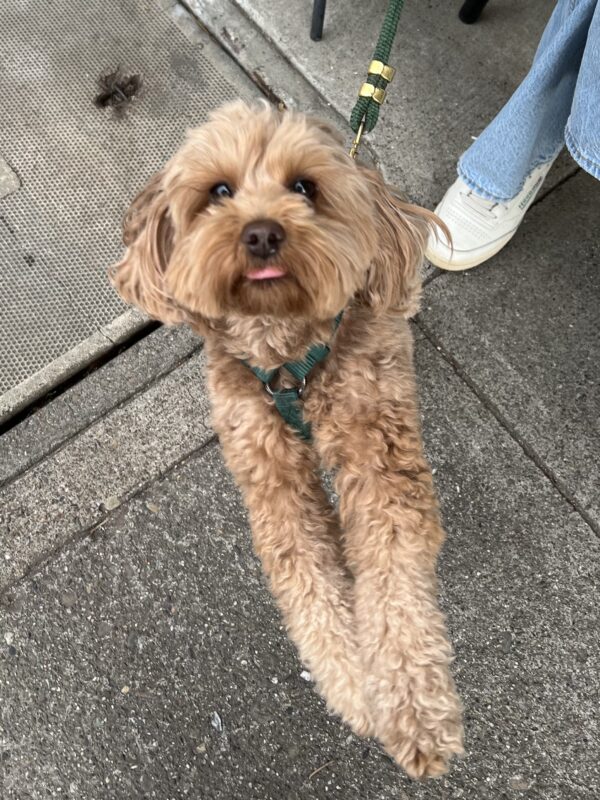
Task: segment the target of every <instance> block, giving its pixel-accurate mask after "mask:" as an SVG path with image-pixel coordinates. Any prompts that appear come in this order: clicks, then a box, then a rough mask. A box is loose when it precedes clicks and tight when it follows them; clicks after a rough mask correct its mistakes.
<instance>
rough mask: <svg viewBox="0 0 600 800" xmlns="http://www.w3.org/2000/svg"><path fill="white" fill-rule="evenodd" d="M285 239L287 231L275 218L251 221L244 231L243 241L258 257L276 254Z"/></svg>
mask: <svg viewBox="0 0 600 800" xmlns="http://www.w3.org/2000/svg"><path fill="white" fill-rule="evenodd" d="M284 241H285V231H284V230H283V228H282V227H281V225H280V224H279V223H278V222H275V220H273V219H259V220H255V221H254V222H249V223H248V224H247V225H246V227H245V228H244V230H243V231H242V242H243V243H244V244H245V245H246V247H247V248H248V250H249V251H250V252H251V253H252V255H253V256H258V258H269V256H274V255H276V254H277V253H278V252H279V248H280V247H281V245H282V244H283V242H284Z"/></svg>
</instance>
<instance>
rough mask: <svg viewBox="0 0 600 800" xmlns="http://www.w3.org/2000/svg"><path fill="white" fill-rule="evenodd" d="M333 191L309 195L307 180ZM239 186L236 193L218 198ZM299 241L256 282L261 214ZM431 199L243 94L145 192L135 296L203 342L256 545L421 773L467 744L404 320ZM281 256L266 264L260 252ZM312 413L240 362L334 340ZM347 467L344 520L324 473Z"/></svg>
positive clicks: (299, 620) (295, 631) (412, 303)
mask: <svg viewBox="0 0 600 800" xmlns="http://www.w3.org/2000/svg"><path fill="white" fill-rule="evenodd" d="M298 178H302V179H309V180H311V181H313V182H314V184H315V185H316V187H317V193H316V195H315V197H314V199H312V200H311V201H309V200H308V199H307V198H306V197H303V196H302V195H300V194H297V193H294V192H293V191H291V189H290V187H291V186H292V185H293V182H294V181H295V180H296V179H298ZM223 181H226V182H227V183H228V184H230V186H231V187H232V188H233V189H234V192H235V193H234V195H233V197H230V198H226V199H225V200H222V201H219V202H214V199H213V198H212V197H211V193H210V189H211V187H213V186H214V185H215V184H218V183H221V182H223ZM257 219H270V220H275V221H277V222H278V223H279V224H280V225H281V226H282V227H283V229H284V231H285V233H286V239H285V242H284V243H283V246H282V249H281V251H280V253H279V254H277V256H274V257H273V263H277V264H278V265H283V266H284V267H285V271H286V276H285V277H284V278H282V279H277V280H270V281H251V280H249V279H248V277H247V274H248V272H249V270H251V269H253V267H255V266H256V259H255V258H254V257H253V256H252V255H251V254H250V253H249V252H248V249H247V248H246V247H245V246H244V244H243V243H242V238H241V235H242V231H243V229H244V227H245V226H246V225H247V224H248V223H249V222H252V221H253V220H257ZM435 224H436V219H435V217H434V216H433V215H432V214H431V213H430V212H428V211H425V210H423V209H421V208H418V207H416V206H413V205H410V204H408V203H406V202H404V201H402V200H400V199H398V198H397V197H395V196H394V195H393V194H392V193H391V192H390V191H389V190H388V189H387V188H386V186H385V184H384V182H383V180H382V179H381V177H380V175H379V174H378V173H377V172H376V171H373V170H370V169H368V168H367V167H365V166H363V165H361V164H358V163H356V162H354V161H353V160H352V159H350V158H349V157H348V155H347V154H346V152H345V150H344V148H343V145H342V141H341V139H340V137H339V135H338V134H337V133H336V132H335V131H333V130H332V129H331V128H330V127H329V126H328V125H326V124H324V123H322V122H319V121H317V120H313V119H310V118H307V117H305V116H303V115H301V114H297V113H291V112H278V111H275V110H273V109H271V108H270V107H268V106H267V105H266V104H265V105H261V106H258V107H249V106H247V105H245V104H243V103H236V104H233V105H229V106H226V107H224V108H223V109H221V110H219V111H217V112H215V113H214V114H213V115H212V117H211V118H210V120H209V122H208V123H207V124H206V125H204V126H203V127H201V128H198V129H196V130H193V131H191V132H190V134H189V136H188V139H187V141H186V143H185V144H184V145H183V147H182V148H181V149H180V150H179V152H178V153H176V154H175V156H174V157H173V158H172V159H171V161H170V162H169V163H168V164H167V165H166V166H165V167H164V169H163V170H161V171H160V172H159V173H158V174H157V175H156V176H154V178H153V179H152V180H151V181H150V183H149V185H148V186H147V187H146V189H144V190H143V191H142V192H141V194H140V195H139V196H138V197H137V198H136V200H134V202H133V204H132V207H131V209H130V211H129V214H128V215H127V217H126V221H125V234H124V241H125V244H126V246H127V250H126V253H125V256H124V258H123V260H122V261H121V262H120V263H119V264H117V265H116V266H115V267H114V269H113V273H112V277H113V282H114V284H115V286H116V288H117V289H118V291H119V292H120V293H121V295H122V296H123V297H124V298H125V299H126V300H127V301H128V302H130V303H133V304H135V305H137V306H139V307H140V308H142V309H143V310H145V311H146V312H147V313H149V314H150V315H151V316H153V317H156V318H158V319H160V320H163V321H164V322H167V323H171V324H174V323H181V322H184V323H187V324H189V325H191V326H192V328H194V330H196V331H197V332H199V333H201V334H202V335H204V336H205V338H206V350H207V353H208V361H209V366H208V370H209V385H210V391H211V395H212V400H213V422H214V426H215V428H216V430H217V432H218V434H219V436H220V439H221V443H222V447H223V452H224V454H225V458H226V461H227V463H228V466H229V467H230V469H231V470H232V472H233V474H234V475H235V477H236V479H237V482H238V484H239V485H240V487H241V489H242V492H243V494H244V498H245V502H246V504H247V507H248V509H249V514H250V521H251V525H252V533H253V540H254V546H255V549H256V552H257V553H258V555H259V557H260V558H261V560H262V563H263V566H264V569H265V572H266V574H267V575H268V576H269V580H270V585H271V589H272V591H273V594H274V596H275V597H276V599H277V601H278V603H279V606H280V608H281V610H282V613H283V615H284V618H285V620H286V624H287V626H288V629H289V632H290V635H291V637H292V639H293V640H294V642H295V643H296V645H297V647H298V650H299V653H300V656H301V658H302V659H303V661H304V662H305V663H306V664H307V665H308V666H309V668H310V669H311V672H312V673H313V676H314V677H315V680H316V682H317V686H318V688H319V690H320V691H321V692H322V694H323V695H324V697H325V698H326V700H327V702H328V704H329V707H330V708H331V709H332V710H333V711H335V712H337V713H339V714H340V715H341V716H342V717H343V719H344V720H345V721H346V722H347V723H348V724H349V725H350V726H351V727H352V728H353V729H354V730H355V731H356V732H357V733H359V734H361V735H375V736H377V737H378V738H379V739H380V741H381V742H382V743H383V745H384V747H385V748H386V750H387V751H388V752H389V753H390V754H391V755H392V756H393V758H394V759H396V761H397V762H398V763H399V764H400V765H401V766H402V767H403V768H404V769H405V770H406V771H407V773H408V774H409V775H411V776H412V777H415V778H421V777H425V776H436V775H440V774H442V773H443V772H444V771H445V770H446V768H447V765H448V761H449V759H450V758H451V756H452V755H453V754H459V753H461V752H462V724H461V706H460V702H459V700H458V698H457V695H456V690H455V686H454V683H453V680H452V677H451V675H450V671H449V665H450V663H451V661H452V652H451V647H450V645H449V643H448V639H447V636H446V631H445V625H444V618H443V616H442V614H441V612H440V610H439V608H438V605H437V602H436V577H435V565H436V558H437V554H438V552H439V549H440V547H441V544H442V542H443V539H444V533H443V530H442V527H441V524H440V519H439V514H438V506H437V501H436V497H435V491H434V487H433V483H432V478H431V471H430V468H429V465H428V464H427V461H426V460H425V457H424V455H423V447H422V442H421V434H420V424H419V414H418V406H417V399H416V392H415V379H414V374H413V366H412V343H411V336H410V331H409V328H408V323H407V321H406V320H407V318H408V317H410V316H411V315H412V314H414V313H415V311H416V310H417V308H418V303H419V294H420V279H419V269H420V265H421V261H422V255H423V249H424V245H425V241H426V238H427V235H428V232H429V230H430V229H431V228H432V227H433V226H434V225H435ZM263 263H264V262H263ZM342 308H344V309H346V312H345V315H344V319H343V322H342V324H341V326H340V328H339V329H338V331H337V333H336V335H335V339H334V341H333V342H331V347H332V352H331V355H330V356H329V358H328V359H327V360H326V361H325V362H324V363H323V364H322V365H320V366H319V368H318V369H317V370H316V371H315V372H314V374H311V376H310V380H309V386H308V389H307V391H306V393H305V400H304V414H305V417H306V419H307V420H309V421H310V423H311V425H312V429H313V432H314V441H313V442H312V443H311V444H307V443H306V442H304V441H301V440H300V439H299V438H298V437H297V436H296V435H295V434H294V432H293V431H292V430H291V429H290V428H289V427H287V426H286V424H285V423H284V422H283V420H282V419H281V417H280V416H279V414H278V413H277V411H276V410H275V409H274V407H273V405H272V403H271V401H270V399H269V398H268V396H267V395H266V393H265V392H264V391H263V388H262V385H261V384H260V382H259V381H258V380H257V379H256V378H255V377H254V376H253V375H252V373H251V372H250V371H249V370H248V368H247V367H246V366H245V365H244V364H243V363H242V361H241V360H240V359H247V360H249V361H250V362H251V363H252V364H255V365H258V366H261V367H263V368H264V369H272V368H276V367H280V366H281V365H282V364H283V363H284V362H285V361H290V360H296V359H299V358H301V357H303V355H304V354H305V353H306V351H307V349H308V348H309V347H310V346H311V345H312V344H314V343H315V342H328V341H330V339H331V338H332V319H333V317H334V316H335V315H336V314H337V313H338V312H339V311H340V310H341V309H342ZM321 465H325V466H326V467H328V468H330V469H333V470H335V472H336V475H337V477H336V487H337V491H338V493H339V496H340V504H339V512H336V511H335V510H334V509H332V508H331V506H330V504H329V502H328V499H327V496H326V494H325V492H324V490H323V488H322V487H321V484H320V482H319V479H318V477H317V474H318V472H317V471H318V468H319V467H320V466H321Z"/></svg>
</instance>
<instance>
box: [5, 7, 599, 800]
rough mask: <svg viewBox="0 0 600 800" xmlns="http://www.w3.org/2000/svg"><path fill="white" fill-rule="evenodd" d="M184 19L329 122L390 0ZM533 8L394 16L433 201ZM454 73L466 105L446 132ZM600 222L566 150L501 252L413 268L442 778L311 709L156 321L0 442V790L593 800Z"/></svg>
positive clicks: (593, 194)
mask: <svg viewBox="0 0 600 800" xmlns="http://www.w3.org/2000/svg"><path fill="white" fill-rule="evenodd" d="M145 5H146V8H147V13H148V14H151V13H153V11H154V7H155V3H153V2H147V3H146V4H145ZM162 5H165V3H162ZM170 5H173V6H174V4H170ZM189 5H190V7H193V8H194V9H195V10H196V12H197V13H198V14H199V17H200V20H201V21H202V22H203V24H205V25H206V27H207V28H209V29H210V31H211V32H212V34H213V35H214V36H216V37H217V38H218V39H219V41H220V43H221V44H222V45H223V46H224V47H226V48H227V49H228V50H229V52H230V53H231V54H232V55H233V56H234V57H235V63H234V61H231V62H230V63H229V64H228V66H227V69H228V76H229V80H230V82H232V85H234V86H237V85H238V84H237V83H236V81H238V80H239V87H240V90H241V89H242V87H247V86H248V83H247V76H248V75H250V76H252V77H253V79H254V81H255V83H256V84H257V86H260V87H262V90H263V91H267V92H269V93H270V94H273V93H274V94H276V95H278V96H282V97H284V99H285V100H286V102H288V103H289V104H295V105H298V106H300V107H302V108H305V109H307V110H310V111H311V112H313V113H318V114H321V115H325V116H328V117H329V118H330V119H332V120H333V121H337V123H338V124H339V125H340V126H342V125H343V124H344V116H346V114H347V111H348V110H349V107H350V106H351V104H352V100H353V94H354V91H355V88H356V85H357V83H360V80H362V72H361V70H362V67H363V66H364V65H365V64H366V62H367V60H368V54H369V53H370V49H371V47H372V43H373V40H374V36H375V29H376V27H377V24H378V22H377V20H379V19H380V18H381V15H382V13H383V9H384V5H385V4H384V2H383V0H377V2H375V0H372V2H369V3H365V4H361V5H360V6H358V5H356V4H353V6H352V7H353V9H355V10H356V13H358V14H361V17H360V20H359V22H356V23H355V22H354V20H352V19H351V18H350V17H349V16H348V19H347V20H346V16H347V15H345V14H344V7H345V4H342V2H341V0H330V2H329V6H330V9H329V11H328V14H329V15H330V16H328V19H327V27H326V32H327V38H326V39H325V40H324V41H323V42H322V44H321V45H319V46H318V45H315V44H313V43H310V41H309V39H308V17H309V4H308V3H306V4H304V5H303V6H302V8H301V9H300V10H298V12H297V13H295V14H294V15H293V18H292V16H291V15H290V14H289V13H288V14H287V16H286V14H285V13H284V12H285V10H286V9H287V8H288V5H287V4H284V3H283V0H276V2H275V3H269V4H268V3H267V2H266V0H257V2H253V3H252V4H250V3H248V4H246V3H245V0H240V3H239V5H238V4H235V3H230V2H228V0H213V1H212V2H204V0H190V3H189ZM267 8H271V9H272V11H271V13H267ZM547 13H548V8H547V4H546V3H543V2H542V1H541V0H535V2H533V3H530V4H527V8H526V9H525V8H522V5H521V4H517V3H509V2H506V3H503V4H500V3H497V4H496V3H495V2H492V3H491V4H490V6H489V15H488V16H487V18H484V19H483V20H482V22H481V24H480V25H479V26H476V27H473V28H467V27H464V26H460V23H458V22H457V21H455V19H454V15H455V9H453V10H450V9H448V8H447V4H446V3H438V2H433V3H429V4H427V8H425V7H424V5H423V4H417V3H412V4H407V8H406V11H405V19H406V22H405V28H404V38H402V31H401V34H400V37H401V38H400V43H399V44H398V45H397V46H398V53H397V58H396V61H395V63H396V64H397V65H400V64H401V66H402V74H403V78H402V81H401V82H400V83H399V84H398V87H399V96H400V98H401V106H402V116H401V117H400V116H398V117H395V116H394V115H395V114H396V113H399V112H398V111H397V109H398V106H392V103H394V93H393V91H392V92H391V102H390V105H389V106H388V107H387V109H386V114H385V116H384V118H383V119H382V122H381V127H380V129H378V133H377V135H376V136H374V137H373V138H372V145H371V146H372V148H373V152H374V154H375V156H376V157H377V158H378V159H379V160H380V161H381V163H382V164H383V166H384V168H385V171H386V173H387V174H388V175H389V176H390V177H392V178H393V179H394V180H396V181H398V180H399V181H400V182H401V183H403V184H404V186H405V188H407V189H409V190H410V191H411V192H412V193H413V194H414V195H415V196H417V197H419V198H420V199H421V200H422V201H423V202H427V203H429V204H433V203H434V202H435V201H436V200H437V199H438V198H439V196H440V195H441V194H442V192H443V191H444V189H445V186H446V184H447V182H448V181H449V180H451V179H452V170H453V162H454V160H455V157H456V156H457V155H458V153H459V152H460V149H461V148H462V147H464V144H465V141H466V140H467V139H468V136H469V135H470V134H471V132H473V133H477V130H478V129H479V128H480V127H481V126H482V125H483V124H484V121H485V120H486V119H487V118H488V117H489V116H490V115H491V114H492V113H493V111H494V110H495V106H496V105H497V104H499V103H500V102H502V99H503V98H504V96H505V95H506V94H507V93H509V92H510V90H511V88H512V86H513V85H514V84H515V83H516V82H518V80H519V79H520V76H521V75H522V74H523V73H524V71H525V70H526V69H527V63H528V60H529V58H530V57H531V53H532V50H533V48H534V46H535V45H534V43H535V38H536V36H538V35H539V32H540V31H541V29H542V28H543V24H544V21H545V17H546V15H547ZM359 23H360V24H359ZM261 28H262V30H261ZM357 31H360V35H359V34H358V33H357ZM265 34H266V35H265ZM199 35H200V36H201V37H205V39H204V44H205V45H206V47H207V48H208V47H216V45H215V43H214V41H212V40H211V39H210V38H209V36H208V34H204V33H201V34H199ZM201 43H202V41H201ZM319 48H320V49H319ZM403 53H404V54H405V56H403V55H402V54H403ZM403 58H405V59H406V60H405V61H403V60H402V59H403ZM334 63H335V69H336V70H337V74H338V75H339V76H341V77H340V79H339V80H337V79H336V80H332V77H331V75H332V69H331V66H332V65H333V64H334ZM417 63H418V64H419V65H420V66H419V68H418V69H417V67H416V66H415V64H417ZM359 64H360V69H359V68H358V65H359ZM411 65H412V66H411ZM474 65H476V67H475V66H474ZM442 67H443V68H442ZM492 67H493V69H492ZM357 70H358V72H357V74H354V73H355V72H356V71H357ZM475 71H476V72H477V73H478V74H479V75H480V76H481V79H482V81H483V83H484V84H485V92H483V93H482V92H477V91H476V85H475V84H474V82H473V76H474V72H475ZM436 74H437V79H435V75H436ZM236 76H237V77H236ZM450 83H452V86H453V95H452V96H453V97H455V98H456V102H458V100H459V99H460V98H468V101H465V105H464V109H465V111H464V114H463V117H464V118H465V119H464V125H463V126H462V128H461V126H460V125H458V123H457V121H456V119H454V120H452V121H450V122H449V123H448V126H447V131H446V130H445V127H444V122H445V120H446V119H447V116H448V110H447V103H446V105H444V102H443V99H444V98H445V99H446V100H447V98H448V97H449V96H450V95H449V94H448V92H449V88H450ZM317 84H318V85H319V87H320V91H316V90H315V87H316V86H317ZM342 87H343V88H342ZM398 87H396V88H398ZM424 87H425V88H424ZM258 91H259V89H258V88H256V92H257V93H258ZM440 98H442V100H441V99H440ZM396 99H398V97H396ZM453 102H454V101H453ZM398 130H403V131H404V134H403V146H402V148H398V147H397V148H396V149H393V148H392V145H393V144H394V142H393V133H394V131H398ZM599 210H600V184H598V183H597V182H595V181H594V180H593V179H592V178H590V177H589V176H587V175H586V174H585V173H582V172H581V171H579V170H577V168H576V167H575V166H574V165H573V164H572V162H570V161H569V160H568V159H567V158H566V157H565V158H564V159H563V160H562V163H561V164H560V165H559V166H558V168H557V170H556V172H555V173H554V175H553V177H552V180H551V181H550V183H549V184H548V186H547V188H546V190H545V194H544V195H543V196H542V198H540V200H538V202H537V203H536V204H535V206H534V207H533V208H532V209H531V211H530V212H529V214H528V216H527V218H526V221H525V223H524V225H523V228H522V230H521V231H520V232H519V234H518V236H517V237H515V239H514V241H513V242H512V243H511V244H510V245H509V246H508V247H507V248H506V249H505V250H504V251H502V253H501V254H500V255H499V256H498V257H497V258H496V259H494V261H493V262H491V263H490V264H489V265H487V266H485V267H482V268H480V269H478V270H475V271H473V272H470V273H465V274H463V275H452V274H449V273H439V272H438V271H432V270H430V271H429V273H428V284H427V287H426V290H425V297H424V303H423V311H422V313H421V314H420V315H419V317H418V318H417V320H416V321H415V324H414V325H413V330H414V333H415V337H416V341H417V347H416V357H417V370H418V376H419V383H420V390H421V399H422V411H423V418H424V436H425V440H426V447H427V451H428V455H429V457H430V459H431V462H432V464H433V466H434V469H435V476H436V481H437V485H438V490H439V493H440V497H441V501H442V509H443V516H444V520H445V524H446V527H447V530H448V534H449V535H448V541H447V544H446V546H445V548H444V552H443V557H442V560H441V563H440V569H439V577H440V591H441V601H442V604H443V607H444V609H445V612H446V613H447V615H448V622H449V626H450V631H451V636H452V639H453V642H454V644H455V648H456V662H455V674H456V678H457V682H458V685H459V690H460V693H461V696H462V697H463V700H464V704H465V710H466V726H467V755H466V757H465V759H464V760H463V761H461V762H457V763H456V764H454V766H453V769H452V771H451V773H450V775H449V776H448V777H446V778H444V779H441V780H439V781H436V782H431V783H428V784H425V785H417V784H413V783H411V782H409V781H408V780H407V779H406V778H405V777H404V776H403V775H402V773H400V772H399V771H398V769H397V768H396V767H395V766H394V765H393V764H392V763H391V762H390V760H389V759H388V758H387V757H386V756H385V755H384V754H383V752H382V751H381V750H380V748H379V747H378V746H377V745H376V744H375V743H373V742H371V741H362V740H358V739H357V738H356V737H354V736H352V735H351V734H350V733H349V731H348V730H347V729H346V728H345V727H344V726H343V725H341V724H340V723H339V722H338V720H336V719H334V718H332V717H330V716H329V715H328V714H327V712H326V710H325V707H324V704H323V702H322V701H321V700H320V698H319V697H318V696H317V695H316V694H315V693H314V691H313V689H312V686H311V684H310V676H309V675H308V674H307V673H306V672H305V671H304V669H303V666H302V665H301V664H300V663H299V662H298V659H297V657H296V654H295V652H294V649H293V647H292V646H291V645H290V644H289V642H288V640H287V638H286V636H285V632H284V630H283V628H282V625H281V622H280V619H279V615H278V613H277V610H276V609H275V607H274V605H273V602H272V601H271V598H270V595H269V593H268V591H267V589H266V588H265V584H264V580H263V578H262V575H261V571H260V567H259V565H258V564H257V562H256V559H255V558H254V556H253V554H252V550H251V545H250V537H249V531H248V526H247V521H246V516H245V512H244V510H243V507H242V505H241V502H240V499H239V495H238V492H237V490H236V489H235V487H234V485H233V483H232V480H231V478H230V476H229V475H228V473H227V471H226V470H225V468H224V466H223V463H222V459H221V456H220V453H219V448H218V442H217V441H216V440H215V437H214V435H213V433H212V431H211V430H210V424H209V409H208V404H207V399H206V392H205V386H204V381H203V376H202V367H203V353H202V344H201V342H200V341H199V340H197V339H196V338H195V337H194V336H192V335H191V334H190V333H189V332H187V331H185V330H171V329H166V328H160V329H158V330H156V331H154V332H153V333H151V334H149V335H148V336H146V337H145V338H143V339H141V340H140V341H139V342H137V343H136V344H134V345H132V346H131V347H130V348H129V349H127V350H126V351H125V352H123V353H121V355H119V356H118V357H117V358H115V359H113V360H112V361H110V362H108V363H107V364H105V365H104V366H103V367H101V368H100V369H98V370H96V371H95V372H93V373H91V374H90V375H88V376H87V377H86V378H85V379H84V380H81V381H79V382H78V383H76V384H75V385H73V386H71V387H70V388H69V389H68V390H66V391H64V392H63V393H62V394H60V395H59V396H57V397H56V398H55V399H54V400H52V401H51V402H48V403H46V404H45V405H44V406H43V407H41V408H40V409H39V410H37V412H36V413H34V414H32V415H31V416H29V417H27V418H26V419H25V420H23V421H22V422H21V423H20V424H18V425H16V426H15V427H13V428H12V429H11V430H9V431H8V432H6V433H5V434H4V435H3V436H2V437H1V438H0V482H1V484H2V488H1V489H0V700H1V711H0V797H1V798H2V800H25V799H27V800H30V799H31V800H38V799H39V800H41V799H42V798H53V797H56V798H59V797H60V798H63V797H64V798H77V800H100V798H101V800H124V798H127V800H130V799H131V800H134V799H137V798H140V800H141V798H155V800H179V798H194V799H195V800H196V799H197V798H202V800H204V798H206V799H207V800H221V799H222V800H241V798H243V799H244V800H246V799H248V800H300V799H301V800H313V799H318V800H321V799H322V798H323V799H324V798H338V800H391V799H392V798H405V799H406V798H411V800H412V799H413V798H414V799H415V800H420V799H422V800H425V798H427V800H430V799H431V800H454V798H464V800H488V798H489V800H500V799H501V798H507V799H508V798H511V799H512V798H535V799H536V800H592V798H594V800H595V798H597V797H598V796H600V770H599V767H598V752H599V749H600V731H599V729H598V728H599V724H598V704H599V700H600V691H599V688H600V670H599V668H600V663H599V661H600V659H599V655H598V654H599V652H600V626H599V625H598V614H597V588H598V584H599V578H600V567H599V563H600V543H599V540H598V536H599V533H600V506H599V502H598V486H599V484H600V481H599V474H598V473H599V470H598V456H599V451H600V444H599V440H600V437H599V435H598V434H599V430H598V420H599V418H600V414H599V411H600V402H599V398H598V385H599V379H600V374H599V373H600V369H599V367H598V362H599V360H598V353H599V350H600V325H599V321H598V314H597V306H598V296H599V294H600V272H599V266H600V246H599V235H598V231H597V220H598V216H599V213H598V212H599ZM115 236H117V232H116V231H115Z"/></svg>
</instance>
